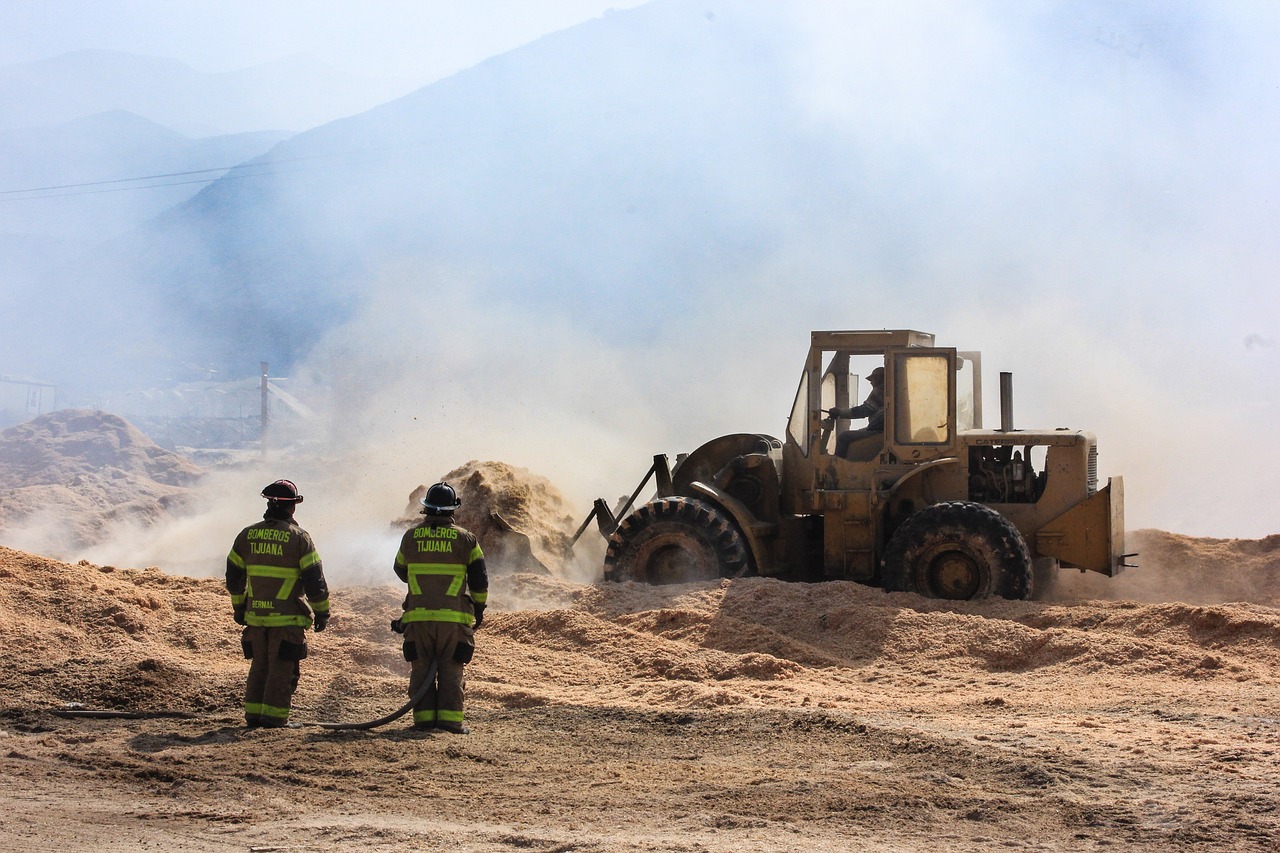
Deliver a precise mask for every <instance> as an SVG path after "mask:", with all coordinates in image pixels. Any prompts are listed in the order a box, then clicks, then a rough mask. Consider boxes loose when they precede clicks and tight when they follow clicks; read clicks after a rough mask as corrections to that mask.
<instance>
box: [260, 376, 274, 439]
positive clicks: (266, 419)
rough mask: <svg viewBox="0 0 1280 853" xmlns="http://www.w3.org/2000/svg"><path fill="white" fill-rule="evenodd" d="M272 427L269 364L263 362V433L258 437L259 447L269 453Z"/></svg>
mask: <svg viewBox="0 0 1280 853" xmlns="http://www.w3.org/2000/svg"><path fill="white" fill-rule="evenodd" d="M270 425H271V400H270V397H269V396H268V394H267V363H266V362H265V361H264V362H262V433H261V434H260V435H259V437H258V447H259V448H261V450H262V452H263V453H266V452H267V428H268V427H269V426H270Z"/></svg>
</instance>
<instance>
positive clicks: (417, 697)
mask: <svg viewBox="0 0 1280 853" xmlns="http://www.w3.org/2000/svg"><path fill="white" fill-rule="evenodd" d="M437 669H438V667H437V665H436V664H434V663H433V664H431V668H430V669H428V670H427V677H426V678H425V679H423V681H422V686H421V687H419V688H418V692H416V693H414V694H413V696H412V698H410V699H409V701H408V702H406V703H405V704H404V705H403V706H401V707H400V708H398V709H397V710H395V711H392V712H391V713H390V714H387V715H386V716H385V717H379V718H378V719H376V720H368V721H366V722H362V723H303V725H304V726H317V727H318V728H322V729H330V730H352V729H376V728H378V726H385V725H386V724H387V723H390V722H392V721H393V720H398V719H400V718H401V717H403V716H404V715H405V714H407V713H409V709H410V708H412V707H413V706H414V705H417V704H418V703H419V702H420V701H422V697H424V696H426V695H427V691H428V690H430V689H431V687H432V685H433V684H435V680H436V671H437ZM53 713H54V714H56V715H57V716H59V717H81V718H88V719H102V720H105V719H124V720H146V719H154V718H158V717H178V718H183V719H190V718H192V717H195V716H196V715H195V714H190V713H187V712H185V711H115V710H109V709H94V708H84V707H81V706H79V705H77V704H72V705H70V706H68V707H66V708H58V709H56V710H54V711H53Z"/></svg>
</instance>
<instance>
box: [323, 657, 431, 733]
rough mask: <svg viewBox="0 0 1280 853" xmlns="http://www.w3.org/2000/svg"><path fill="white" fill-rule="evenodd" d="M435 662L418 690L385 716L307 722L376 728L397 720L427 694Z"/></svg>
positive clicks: (340, 726) (336, 727)
mask: <svg viewBox="0 0 1280 853" xmlns="http://www.w3.org/2000/svg"><path fill="white" fill-rule="evenodd" d="M436 668H437V667H436V664H434V663H433V664H431V668H430V669H428V670H427V677H426V678H425V679H423V681H422V686H421V687H419V688H418V692H417V693H415V694H413V697H412V698H411V699H409V701H408V702H406V703H405V704H404V706H403V707H401V708H400V709H399V710H396V711H392V712H391V713H390V714H387V715H386V716H385V717H379V718H378V719H376V720H369V721H368V722H365V723H307V724H306V725H309V726H318V727H320V728H322V729H345V730H349V729H376V728H377V727H378V726H385V725H386V724H387V723H389V722H391V721H392V720H398V719H400V718H401V717H403V716H404V715H405V714H407V713H408V712H409V709H410V708H412V707H413V706H414V705H417V704H418V703H419V702H420V701H422V697H423V696H426V695H427V691H428V690H430V689H431V687H432V685H433V684H435V680H436Z"/></svg>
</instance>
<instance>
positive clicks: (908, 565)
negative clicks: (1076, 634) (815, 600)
mask: <svg viewBox="0 0 1280 853" xmlns="http://www.w3.org/2000/svg"><path fill="white" fill-rule="evenodd" d="M883 577H884V588H885V589H886V590H889V591H890V592H914V593H918V594H920V595H923V596H925V597H926V598H946V599H953V600H963V599H969V598H988V597H990V596H993V595H998V596H1001V597H1003V598H1029V597H1030V596H1031V589H1032V582H1031V552H1030V551H1029V550H1028V549H1027V543H1026V540H1024V539H1023V538H1022V534H1021V533H1019V532H1018V528H1016V527H1014V526H1013V522H1011V521H1009V519H1007V518H1005V517H1004V516H1003V515H1001V514H1000V513H998V512H996V511H995V510H993V509H991V508H990V507H988V506H985V505H983V504H979V503H971V502H969V501H950V502H947V503H940V504H934V505H933V506H928V507H925V508H924V509H922V510H920V511H919V512H917V513H915V514H914V515H912V516H911V517H910V518H908V519H907V520H906V521H905V522H903V523H902V526H901V527H899V528H898V529H897V530H896V531H894V534H893V537H892V538H891V539H890V540H889V545H888V547H887V548H886V549H885V554H884V575H883Z"/></svg>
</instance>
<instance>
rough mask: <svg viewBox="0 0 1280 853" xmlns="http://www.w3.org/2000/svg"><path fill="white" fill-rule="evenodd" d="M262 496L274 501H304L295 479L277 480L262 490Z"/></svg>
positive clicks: (298, 502)
mask: <svg viewBox="0 0 1280 853" xmlns="http://www.w3.org/2000/svg"><path fill="white" fill-rule="evenodd" d="M262 496H263V497H264V498H266V499H267V500H269V501H271V502H272V503H294V504H300V503H302V495H300V494H298V487H297V486H295V485H294V484H293V480H276V481H275V482H274V483H272V484H271V485H269V486H267V487H266V488H265V489H263V490H262Z"/></svg>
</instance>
